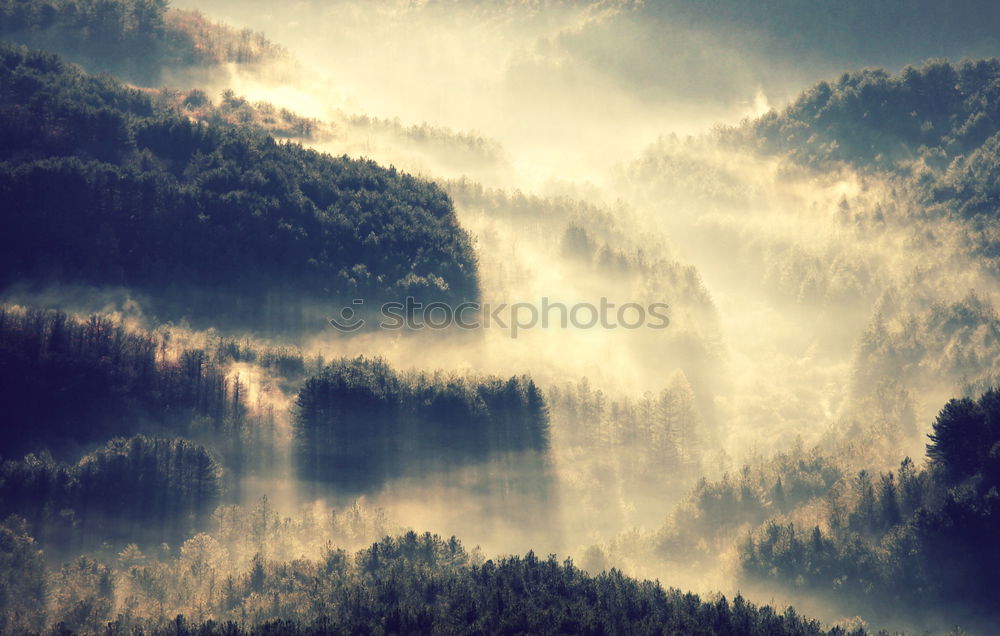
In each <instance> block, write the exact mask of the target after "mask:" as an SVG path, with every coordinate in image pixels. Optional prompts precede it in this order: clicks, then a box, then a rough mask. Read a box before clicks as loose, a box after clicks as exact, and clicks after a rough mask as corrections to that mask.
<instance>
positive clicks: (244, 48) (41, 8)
mask: <svg viewBox="0 0 1000 636" xmlns="http://www.w3.org/2000/svg"><path fill="white" fill-rule="evenodd" d="M0 38H2V39H4V40H7V41H11V42H16V43H18V44H24V45H27V46H31V47H37V48H42V49H45V50H48V51H53V52H55V53H59V54H61V55H65V56H67V57H68V58H69V59H70V60H72V61H74V62H77V63H79V64H83V65H84V66H85V67H86V68H87V69H88V70H90V71H93V72H108V73H112V74H114V75H116V76H119V77H122V78H124V79H126V80H128V81H131V82H136V83H138V84H141V85H144V86H154V85H156V84H158V83H159V80H160V76H161V74H162V73H163V71H166V70H177V69H183V68H190V67H201V68H204V67H211V66H214V65H219V64H224V63H230V62H231V63H236V64H254V63H261V62H268V61H274V60H275V59H280V58H282V57H284V56H285V52H284V51H283V50H282V49H281V48H280V47H278V46H276V45H275V44H273V43H271V42H269V41H268V40H267V38H265V37H264V35H263V34H260V33H254V32H252V31H250V30H248V29H244V30H240V31H237V30H235V29H231V28H229V27H227V26H224V25H220V24H216V23H214V22H211V21H210V20H208V19H206V18H205V17H204V16H203V15H201V14H200V13H198V12H196V11H185V10H179V9H172V8H170V7H169V2H168V0H27V1H26V0H3V1H2V2H0Z"/></svg>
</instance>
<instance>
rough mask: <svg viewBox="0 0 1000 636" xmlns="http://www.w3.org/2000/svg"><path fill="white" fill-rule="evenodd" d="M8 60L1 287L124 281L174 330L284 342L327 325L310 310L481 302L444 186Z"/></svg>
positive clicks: (15, 54) (13, 52) (42, 59)
mask: <svg viewBox="0 0 1000 636" xmlns="http://www.w3.org/2000/svg"><path fill="white" fill-rule="evenodd" d="M0 56H2V60H0V79H2V80H3V87H4V89H3V91H2V95H0V108H2V112H0V138H2V140H3V144H2V148H3V150H2V151H0V159H2V160H3V162H2V164H0V168H2V174H0V191H2V193H3V197H4V199H5V201H6V205H5V206H4V208H3V211H2V215H3V217H2V218H3V223H4V225H5V229H6V231H5V232H4V234H3V237H2V239H0V241H2V245H0V252H2V256H0V271H2V280H0V285H3V286H4V287H9V286H11V285H14V284H18V285H22V286H23V285H39V286H41V285H45V284H47V283H63V284H65V283H75V284H82V285H93V286H122V287H126V288H129V289H132V290H135V291H137V292H140V293H142V294H145V295H147V296H148V297H150V298H151V300H152V303H153V305H152V306H153V309H154V311H156V312H157V313H158V314H160V317H161V318H164V319H171V318H173V319H176V318H180V317H187V318H189V319H191V320H192V321H194V322H195V323H198V324H204V323H205V322H207V321H208V319H209V317H211V321H212V324H215V325H225V324H236V325H244V326H257V327H267V326H270V327H271V328H273V329H277V330H281V329H290V328H295V329H301V328H306V329H307V330H309V329H313V330H320V329H322V328H323V327H324V325H323V322H322V314H320V315H319V316H318V317H317V316H313V319H311V320H310V324H309V325H303V324H302V321H303V318H302V312H303V311H304V308H306V307H310V306H327V307H331V308H332V307H336V308H339V306H340V304H341V303H346V304H350V300H351V299H353V298H363V299H365V300H369V301H377V300H384V299H388V298H402V297H404V296H406V295H413V296H415V297H417V298H418V299H421V300H425V301H429V300H448V301H458V302H460V301H462V300H469V299H474V298H476V297H477V295H478V284H477V277H476V264H475V257H474V255H473V253H472V248H471V245H470V242H469V238H468V236H467V235H466V234H465V232H464V231H463V230H462V229H461V228H459V227H458V224H457V222H456V220H455V215H454V211H453V209H452V204H451V201H450V200H449V198H448V196H447V195H446V194H445V193H444V192H442V191H441V190H440V189H439V188H438V187H437V186H435V185H433V184H431V183H428V182H425V181H420V180H418V179H415V178H413V177H411V176H409V175H405V174H400V173H398V172H396V171H395V170H394V169H391V168H390V169H385V168H382V167H380V166H377V165H376V164H374V163H372V162H370V161H363V160H353V159H348V158H347V157H341V158H334V157H330V156H327V155H322V154H319V153H317V152H315V151H311V150H306V149H304V148H302V147H300V146H297V145H293V144H280V143H278V142H276V141H275V140H274V139H273V138H272V137H269V136H266V135H264V134H259V133H255V132H253V131H251V130H247V129H246V128H234V127H231V126H225V127H219V126H212V125H208V126H206V125H202V124H198V123H192V122H191V121H189V120H188V119H187V118H186V117H183V116H181V115H180V114H178V113H177V112H175V111H173V110H163V109H158V108H157V107H156V106H155V105H154V103H153V102H152V100H151V99H150V98H149V97H148V96H147V95H145V94H142V93H140V92H138V91H135V90H132V89H129V88H126V87H124V86H122V85H121V84H119V83H118V82H116V81H114V80H111V79H109V78H107V77H98V76H90V75H86V74H83V73H81V72H80V71H79V70H78V69H77V68H75V67H72V66H69V65H66V64H65V63H64V62H62V61H60V60H59V59H58V58H56V57H54V56H52V55H49V54H45V53H37V52H29V51H26V50H24V49H19V48H16V47H11V46H7V45H3V46H2V47H0ZM376 246H377V247H378V249H377V250H376V249H374V248H375V247H376ZM209 290H210V291H209ZM328 311H329V310H328Z"/></svg>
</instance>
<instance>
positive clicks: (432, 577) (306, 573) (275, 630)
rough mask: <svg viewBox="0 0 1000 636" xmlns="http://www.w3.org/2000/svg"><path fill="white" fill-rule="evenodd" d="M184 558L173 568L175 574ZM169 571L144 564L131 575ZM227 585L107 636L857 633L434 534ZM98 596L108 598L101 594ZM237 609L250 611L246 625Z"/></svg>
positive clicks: (254, 566) (262, 569)
mask: <svg viewBox="0 0 1000 636" xmlns="http://www.w3.org/2000/svg"><path fill="white" fill-rule="evenodd" d="M84 565H89V564H84ZM178 565H179V564H177V563H173V564H171V566H172V567H171V570H173V569H174V568H176V567H177V566H178ZM77 570H80V568H77ZM162 570H163V569H162V568H153V567H150V566H144V567H140V568H134V569H133V571H132V573H131V576H133V577H138V576H140V575H141V574H144V573H145V575H146V576H149V573H152V572H162ZM178 574H179V573H178ZM85 575H86V572H83V576H81V578H82V579H83V581H84V582H86V581H87V578H86V576H85ZM205 575H208V576H218V575H217V574H216V573H214V572H206V573H205ZM156 576H157V574H152V577H154V580H155V577H156ZM60 583H61V581H60ZM224 588H225V591H224V592H223V593H222V594H216V595H214V596H213V599H214V600H213V601H212V602H211V603H208V604H207V605H205V606H202V607H203V609H202V611H206V612H208V613H209V615H211V616H214V617H218V619H217V620H211V621H209V622H206V623H204V624H197V623H194V622H193V621H189V620H187V619H186V618H185V617H184V616H182V615H177V616H176V617H174V618H172V619H171V618H170V617H163V618H161V619H160V620H159V621H152V622H151V621H143V620H137V619H136V618H134V617H131V616H119V617H118V618H117V619H115V620H113V621H111V622H110V625H109V626H108V631H107V633H108V634H144V633H145V634H171V635H172V636H180V635H192V636H193V635H194V634H206V635H209V634H211V635H214V634H228V635H235V634H261V635H263V634H703V635H705V636H708V635H717V636H730V635H731V636H737V635H738V636H758V635H759V636H781V635H785V634H787V635H792V634H795V635H820V634H835V635H838V636H846V632H844V630H842V629H839V628H836V629H833V630H830V631H827V630H824V629H822V628H821V627H820V625H819V624H818V623H817V622H815V621H810V620H807V619H803V618H801V617H799V616H798V615H797V614H796V613H795V611H794V610H792V609H789V610H787V611H785V612H784V613H783V614H779V613H777V612H776V611H775V610H774V609H772V608H771V607H768V606H762V607H757V606H755V605H753V604H751V603H748V602H747V601H746V600H745V599H743V598H742V597H741V596H737V597H736V598H734V599H733V600H732V602H730V601H729V600H727V599H726V598H725V597H719V598H718V599H715V600H702V599H701V598H700V597H698V596H697V595H694V594H684V593H682V592H680V591H678V590H675V589H669V590H667V589H664V588H663V587H661V586H660V584H659V583H655V582H651V581H638V580H635V579H632V578H629V577H626V576H624V575H622V574H621V572H618V571H616V570H612V571H611V572H608V573H605V574H601V575H599V576H596V577H592V576H589V575H588V574H586V573H584V572H582V571H581V570H579V569H577V568H576V567H575V566H574V565H573V563H572V561H570V560H568V559H567V560H566V561H563V562H559V561H558V560H556V557H555V556H550V557H548V558H547V559H540V558H538V557H537V556H535V554H534V553H531V552H529V553H528V554H526V555H525V556H523V557H519V556H513V557H506V558H502V559H499V560H496V561H486V562H485V563H477V562H476V560H474V559H473V558H472V557H470V555H469V554H468V553H467V552H466V550H465V549H464V548H463V547H462V544H461V543H460V542H459V541H458V540H456V539H455V538H454V537H452V538H451V539H449V540H445V539H442V538H441V537H438V536H437V535H431V534H429V533H425V534H423V535H418V534H416V533H414V532H408V533H407V534H405V535H403V536H400V537H395V538H393V537H386V538H384V539H383V540H381V541H379V542H377V543H374V544H372V545H371V546H370V547H369V548H366V549H364V550H361V551H360V552H358V553H357V554H356V555H354V556H353V558H351V556H349V555H348V554H346V553H345V552H344V551H342V550H334V549H331V550H329V551H328V552H327V554H326V557H325V558H324V559H321V560H319V561H310V560H306V559H300V560H296V561H292V562H271V561H267V560H266V559H263V558H261V557H260V556H259V555H258V556H257V557H255V558H254V559H253V561H252V563H250V564H249V566H248V567H247V568H246V569H245V570H244V572H243V573H242V574H241V575H240V576H238V577H229V578H228V579H227V583H226V584H225V586H224ZM60 589H61V588H57V589H56V590H55V591H56V592H58V591H60ZM90 598H93V599H94V601H95V602H99V601H100V599H101V598H102V597H100V595H98V594H94V595H92V596H91V597H90ZM262 599H266V603H264V604H262V603H261V600H262ZM230 617H243V618H242V619H238V620H240V623H236V622H230V621H232V618H230ZM53 618H54V619H58V618H59V616H58V615H56V616H54V617H53ZM164 619H166V620H164ZM66 626H67V627H68V628H69V629H70V630H72V629H73V626H71V625H69V624H67V625H66ZM854 634H855V635H856V636H862V635H863V634H864V632H862V631H860V630H859V631H857V632H854Z"/></svg>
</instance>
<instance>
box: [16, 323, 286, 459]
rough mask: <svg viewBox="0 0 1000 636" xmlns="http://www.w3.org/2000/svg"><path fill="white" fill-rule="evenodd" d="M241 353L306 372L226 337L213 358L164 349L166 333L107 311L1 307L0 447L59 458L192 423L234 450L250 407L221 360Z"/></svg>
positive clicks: (280, 355) (280, 356)
mask: <svg viewBox="0 0 1000 636" xmlns="http://www.w3.org/2000/svg"><path fill="white" fill-rule="evenodd" d="M240 352H241V353H242V355H243V358H249V357H250V356H251V355H252V356H253V358H254V360H256V361H259V362H260V363H261V364H262V366H269V368H273V369H275V370H276V371H280V372H286V373H287V374H288V375H289V377H293V378H294V377H295V374H296V373H297V374H299V375H301V374H302V373H303V371H304V368H305V367H304V364H305V363H304V362H303V360H302V358H301V356H295V355H294V354H293V353H292V352H290V351H284V350H280V349H275V350H263V351H257V350H255V349H253V348H251V347H249V346H246V347H244V348H242V349H241V348H240V347H239V345H237V344H236V343H235V342H232V341H226V340H221V341H218V343H217V345H216V350H215V352H214V354H213V352H206V351H204V350H200V349H185V350H182V351H179V352H176V353H174V352H171V353H170V354H169V355H168V353H167V341H166V340H165V339H162V338H161V337H160V336H157V335H154V334H151V333H149V332H144V331H138V330H132V329H126V328H125V327H124V326H123V325H121V324H120V323H118V322H116V321H114V320H112V319H110V318H107V317H103V316H92V317H91V318H89V319H87V320H80V319H74V318H69V317H67V316H66V315H65V314H62V313H57V312H43V311H35V310H31V311H20V310H15V309H10V308H6V307H0V375H2V377H3V378H4V381H3V382H2V383H0V401H2V403H3V404H4V405H5V413H4V415H5V418H6V425H5V426H4V427H2V428H0V448H2V449H3V453H4V454H6V455H8V456H10V455H14V456H19V455H20V454H23V453H26V452H29V451H40V450H42V449H51V450H52V451H53V452H55V453H57V454H58V455H66V454H72V453H74V452H75V451H76V450H77V448H76V447H77V445H85V444H88V443H93V442H99V441H104V440H107V439H108V438H110V437H114V436H116V435H128V434H131V433H133V432H135V430H136V429H146V430H154V431H163V432H172V433H173V434H177V433H182V434H187V433H189V431H190V428H189V427H190V425H191V424H192V422H194V421H196V420H197V421H198V422H200V423H201V424H202V426H201V429H202V430H201V434H202V435H206V436H208V437H209V438H210V439H211V441H212V443H213V445H215V446H217V447H219V448H223V449H229V448H234V446H233V444H231V443H230V441H231V440H233V438H235V439H236V440H237V441H239V440H240V438H241V436H243V435H244V434H245V433H246V430H245V429H246V426H245V424H246V422H245V419H246V418H245V415H246V410H247V405H246V403H245V398H242V397H241V396H240V395H239V387H238V383H237V382H236V381H230V380H229V379H228V378H227V377H226V374H225V372H224V366H225V364H226V363H228V362H229V361H230V360H234V361H239V360H240V359H243V358H237V357H236V355H239V354H240ZM239 446H240V444H236V447H239ZM227 454H228V453H227Z"/></svg>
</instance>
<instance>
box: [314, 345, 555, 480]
mask: <svg viewBox="0 0 1000 636" xmlns="http://www.w3.org/2000/svg"><path fill="white" fill-rule="evenodd" d="M294 431H295V448H296V458H297V467H298V470H299V474H300V476H301V477H302V479H303V480H305V481H307V482H312V483H317V484H325V485H327V486H329V487H332V488H333V489H335V490H337V491H340V492H346V493H352V494H353V493H360V492H364V491H368V490H372V489H375V488H378V487H379V486H381V485H382V484H384V483H385V482H387V481H389V480H391V479H399V478H423V477H427V476H433V475H435V474H439V475H447V474H448V473H450V472H454V471H458V470H465V471H467V472H468V471H471V472H473V473H475V474H477V475H479V476H478V477H476V478H473V481H474V482H475V483H476V484H477V485H476V487H477V488H480V489H486V492H487V493H504V492H507V491H510V490H512V489H513V490H514V491H519V492H522V493H525V494H530V493H536V494H542V495H543V496H544V493H545V492H546V491H547V488H548V486H547V483H548V475H547V464H548V451H549V420H548V407H547V405H546V403H545V399H544V397H543V395H542V392H541V391H540V390H539V389H538V387H536V386H535V384H534V382H533V381H531V380H530V379H529V378H526V377H511V378H508V379H502V378H497V377H484V378H474V377H458V376H452V377H448V376H444V375H442V374H433V375H428V374H423V373H416V374H413V373H411V374H400V373H398V372H396V371H395V370H393V369H392V368H391V367H390V366H389V365H388V364H387V363H386V362H385V361H383V360H380V359H367V358H364V357H359V358H355V359H343V360H338V361H334V362H331V363H330V364H328V365H327V366H326V367H325V368H324V369H323V370H322V372H321V373H319V374H317V375H315V376H313V377H311V378H309V379H308V380H306V381H305V383H304V384H303V385H302V388H301V390H300V391H299V394H298V398H297V400H296V415H295V419H294Z"/></svg>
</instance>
